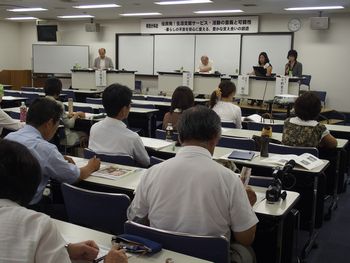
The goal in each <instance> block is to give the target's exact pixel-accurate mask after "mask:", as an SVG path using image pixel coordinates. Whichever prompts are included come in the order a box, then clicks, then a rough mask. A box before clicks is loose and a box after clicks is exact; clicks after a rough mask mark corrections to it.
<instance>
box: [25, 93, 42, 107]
mask: <svg viewBox="0 0 350 263" xmlns="http://www.w3.org/2000/svg"><path fill="white" fill-rule="evenodd" d="M21 97H26V98H28V100H27V101H26V104H27V105H30V104H32V102H33V101H34V100H36V99H37V98H39V97H40V95H39V94H38V93H31V92H28V93H22V95H21Z"/></svg>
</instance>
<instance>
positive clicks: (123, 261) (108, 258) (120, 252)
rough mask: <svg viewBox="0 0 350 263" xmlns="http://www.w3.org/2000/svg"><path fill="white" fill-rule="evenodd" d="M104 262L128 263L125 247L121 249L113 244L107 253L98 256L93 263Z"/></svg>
mask: <svg viewBox="0 0 350 263" xmlns="http://www.w3.org/2000/svg"><path fill="white" fill-rule="evenodd" d="M102 260H103V262H104V263H127V262H128V257H127V256H126V254H125V250H124V249H120V248H119V246H116V245H115V246H113V247H112V248H111V250H110V251H109V252H108V254H107V255H105V256H103V257H100V258H97V259H95V260H94V261H93V263H97V262H101V261H102Z"/></svg>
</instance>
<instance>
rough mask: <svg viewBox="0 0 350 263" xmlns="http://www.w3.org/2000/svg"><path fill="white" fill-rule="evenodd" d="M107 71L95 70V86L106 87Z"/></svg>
mask: <svg viewBox="0 0 350 263" xmlns="http://www.w3.org/2000/svg"><path fill="white" fill-rule="evenodd" d="M106 72H107V71H105V70H96V71H95V79H96V87H106V86H107V73H106Z"/></svg>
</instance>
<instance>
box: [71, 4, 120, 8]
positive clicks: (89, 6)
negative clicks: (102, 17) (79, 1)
mask: <svg viewBox="0 0 350 263" xmlns="http://www.w3.org/2000/svg"><path fill="white" fill-rule="evenodd" d="M73 7H74V8H80V9H90V8H110V7H120V5H116V4H101V5H77V6H73Z"/></svg>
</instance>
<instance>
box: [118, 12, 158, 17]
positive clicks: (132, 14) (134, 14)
mask: <svg viewBox="0 0 350 263" xmlns="http://www.w3.org/2000/svg"><path fill="white" fill-rule="evenodd" d="M120 15H121V16H159V15H162V14H161V13H157V12H153V13H126V14H120Z"/></svg>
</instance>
